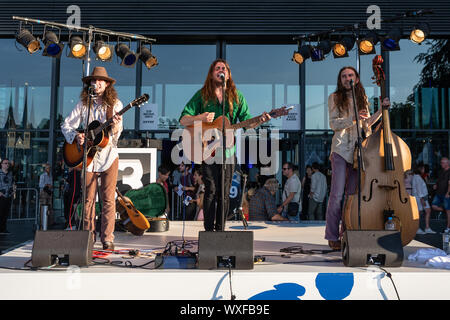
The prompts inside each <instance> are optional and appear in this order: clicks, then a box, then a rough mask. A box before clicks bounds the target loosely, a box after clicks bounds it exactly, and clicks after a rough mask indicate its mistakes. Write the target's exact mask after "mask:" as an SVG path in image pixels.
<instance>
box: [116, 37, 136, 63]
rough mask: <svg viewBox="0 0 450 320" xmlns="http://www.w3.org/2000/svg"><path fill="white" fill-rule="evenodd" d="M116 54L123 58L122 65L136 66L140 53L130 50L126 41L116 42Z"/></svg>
mask: <svg viewBox="0 0 450 320" xmlns="http://www.w3.org/2000/svg"><path fill="white" fill-rule="evenodd" d="M116 54H117V56H118V57H119V58H120V59H122V62H121V63H120V65H121V66H124V67H129V68H132V67H134V65H135V63H136V61H137V58H138V55H137V54H136V53H134V52H133V51H131V50H130V48H129V47H128V46H127V45H126V44H124V43H118V44H116Z"/></svg>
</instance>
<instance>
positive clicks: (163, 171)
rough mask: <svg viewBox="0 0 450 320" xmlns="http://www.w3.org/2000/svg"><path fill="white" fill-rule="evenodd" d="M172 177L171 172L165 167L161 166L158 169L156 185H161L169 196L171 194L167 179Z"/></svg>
mask: <svg viewBox="0 0 450 320" xmlns="http://www.w3.org/2000/svg"><path fill="white" fill-rule="evenodd" d="M169 176H170V170H169V169H167V168H166V167H165V166H164V165H160V166H159V167H158V179H156V183H159V184H160V185H162V186H163V187H164V190H166V192H167V194H169V184H168V183H167V179H168V178H169Z"/></svg>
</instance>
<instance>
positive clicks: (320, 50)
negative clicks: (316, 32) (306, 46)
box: [310, 40, 331, 61]
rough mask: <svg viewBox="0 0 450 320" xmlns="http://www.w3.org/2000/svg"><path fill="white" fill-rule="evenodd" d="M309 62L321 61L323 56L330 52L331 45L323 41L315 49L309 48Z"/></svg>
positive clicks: (327, 41)
mask: <svg viewBox="0 0 450 320" xmlns="http://www.w3.org/2000/svg"><path fill="white" fill-rule="evenodd" d="M310 50H311V60H312V61H322V60H323V59H325V55H326V54H328V53H329V52H330V51H331V43H330V41H329V40H323V41H321V42H319V44H318V45H317V46H315V47H310Z"/></svg>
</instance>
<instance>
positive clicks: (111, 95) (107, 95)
mask: <svg viewBox="0 0 450 320" xmlns="http://www.w3.org/2000/svg"><path fill="white" fill-rule="evenodd" d="M108 83H109V85H108V86H107V87H106V89H105V92H104V93H103V96H102V100H103V103H104V104H105V105H106V107H107V109H106V117H107V118H108V119H109V118H111V117H112V116H113V115H114V105H115V104H116V101H117V91H116V88H114V85H113V84H112V83H111V82H108ZM88 90H89V87H88V86H84V87H83V89H82V90H81V94H80V99H81V101H82V102H83V104H84V105H85V106H87V104H88V96H89V93H88Z"/></svg>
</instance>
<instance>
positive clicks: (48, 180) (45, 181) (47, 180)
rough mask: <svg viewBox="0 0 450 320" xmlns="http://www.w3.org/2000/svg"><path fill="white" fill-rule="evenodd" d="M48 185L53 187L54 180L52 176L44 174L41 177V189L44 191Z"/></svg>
mask: <svg viewBox="0 0 450 320" xmlns="http://www.w3.org/2000/svg"><path fill="white" fill-rule="evenodd" d="M46 185H51V186H53V179H52V176H51V174H50V175H49V174H48V173H47V172H44V173H43V174H41V176H40V177H39V189H40V190H41V191H42V190H44V187H45V186H46Z"/></svg>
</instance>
